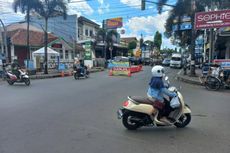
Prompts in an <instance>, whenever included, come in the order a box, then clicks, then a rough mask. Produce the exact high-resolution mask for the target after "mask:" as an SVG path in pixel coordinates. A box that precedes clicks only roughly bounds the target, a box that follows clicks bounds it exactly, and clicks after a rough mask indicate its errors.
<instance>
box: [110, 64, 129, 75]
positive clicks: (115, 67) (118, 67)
mask: <svg viewBox="0 0 230 153" xmlns="http://www.w3.org/2000/svg"><path fill="white" fill-rule="evenodd" d="M109 67H110V72H109V75H111V76H112V75H127V76H131V71H130V65H129V62H111V63H110V66H109Z"/></svg>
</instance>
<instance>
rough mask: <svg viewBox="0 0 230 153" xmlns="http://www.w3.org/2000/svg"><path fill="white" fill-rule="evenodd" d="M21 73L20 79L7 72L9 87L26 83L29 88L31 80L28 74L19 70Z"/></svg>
mask: <svg viewBox="0 0 230 153" xmlns="http://www.w3.org/2000/svg"><path fill="white" fill-rule="evenodd" d="M18 71H19V72H20V74H19V78H18V77H17V76H16V75H15V74H13V73H12V72H11V71H6V81H7V82H8V84H9V85H13V84H14V83H15V82H16V83H25V84H26V85H27V86H29V85H30V78H29V76H28V75H27V73H26V72H24V71H22V70H21V69H19V70H18Z"/></svg>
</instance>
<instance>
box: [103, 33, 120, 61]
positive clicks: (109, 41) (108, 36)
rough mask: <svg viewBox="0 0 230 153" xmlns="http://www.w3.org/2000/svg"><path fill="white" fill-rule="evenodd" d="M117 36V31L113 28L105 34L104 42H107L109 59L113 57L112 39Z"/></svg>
mask: <svg viewBox="0 0 230 153" xmlns="http://www.w3.org/2000/svg"><path fill="white" fill-rule="evenodd" d="M117 36H118V33H117V31H115V30H110V31H109V32H108V33H107V35H106V43H107V46H108V48H109V51H110V58H111V59H112V57H113V45H114V42H115V41H116V40H114V39H116V38H117Z"/></svg>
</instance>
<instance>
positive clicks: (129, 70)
mask: <svg viewBox="0 0 230 153" xmlns="http://www.w3.org/2000/svg"><path fill="white" fill-rule="evenodd" d="M131 76H132V73H131V68H129V69H128V77H131Z"/></svg>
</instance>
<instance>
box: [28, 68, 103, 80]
mask: <svg viewBox="0 0 230 153" xmlns="http://www.w3.org/2000/svg"><path fill="white" fill-rule="evenodd" d="M102 71H104V69H93V70H89V72H90V73H96V72H102ZM69 76H73V74H72V75H69V72H66V73H64V77H69ZM58 77H62V75H61V73H56V74H50V75H49V74H48V75H35V76H33V75H32V76H30V79H31V80H36V79H50V78H58Z"/></svg>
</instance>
